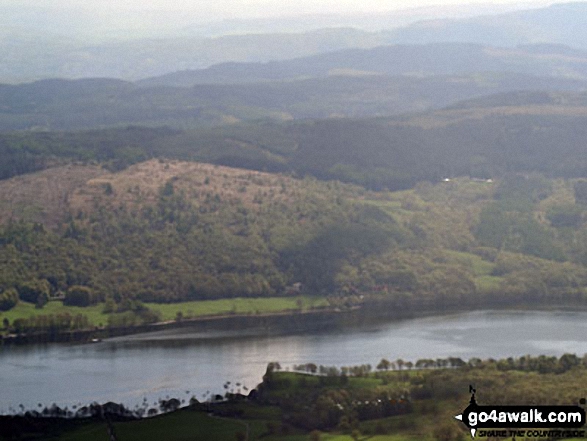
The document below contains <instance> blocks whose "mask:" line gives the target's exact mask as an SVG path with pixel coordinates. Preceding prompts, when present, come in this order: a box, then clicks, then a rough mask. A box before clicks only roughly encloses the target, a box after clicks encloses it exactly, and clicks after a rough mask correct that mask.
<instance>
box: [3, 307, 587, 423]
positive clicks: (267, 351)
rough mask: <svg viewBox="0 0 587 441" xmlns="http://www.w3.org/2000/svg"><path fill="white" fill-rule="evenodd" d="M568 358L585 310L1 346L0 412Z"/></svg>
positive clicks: (577, 345) (578, 343) (582, 329)
mask: <svg viewBox="0 0 587 441" xmlns="http://www.w3.org/2000/svg"><path fill="white" fill-rule="evenodd" d="M284 320H286V319H284ZM565 352H571V353H576V354H578V355H583V354H584V353H586V352H587V313H585V312H576V313H574V312H504V311H482V312H471V313H463V314H454V315H448V316H441V317H428V318H419V319H412V320H406V321H394V322H386V323H378V324H376V325H360V326H353V327H347V328H344V329H342V330H341V329H336V330H335V329H332V330H322V331H320V332H314V333H311V334H309V333H305V334H296V335H278V336H270V335H267V334H266V333H265V332H259V331H255V330H250V331H248V332H239V333H230V332H225V333H201V332H195V331H190V329H189V328H184V329H176V330H169V331H163V332H158V333H149V334H141V335H133V336H127V337H120V338H115V339H110V340H105V341H103V342H100V343H93V344H77V345H64V344H53V345H45V346H21V347H4V348H0V412H7V411H8V409H9V407H14V408H16V407H17V406H18V405H19V404H21V403H22V404H24V405H25V406H26V407H27V408H34V407H36V406H37V403H43V405H45V404H51V403H57V404H58V405H60V406H71V405H73V404H77V403H83V404H88V403H90V402H93V401H98V402H106V401H115V402H122V403H125V404H126V405H128V406H131V407H132V406H134V405H136V404H138V403H140V402H142V401H143V399H144V398H147V399H148V401H149V402H151V403H152V402H154V401H156V400H157V399H158V398H165V397H166V396H167V395H169V396H174V397H179V398H186V399H189V397H190V396H192V395H194V394H195V395H196V396H197V398H198V399H202V396H203V394H205V393H206V391H211V392H215V393H216V392H218V393H223V392H224V389H223V384H224V383H225V382H226V381H231V382H232V384H233V385H234V384H235V383H237V382H239V383H241V384H244V385H245V386H247V387H248V388H253V387H255V386H256V384H258V383H259V382H260V381H261V377H262V375H263V373H264V372H265V367H266V365H267V363H268V362H270V361H279V362H280V363H281V365H282V366H284V367H285V366H291V365H293V364H300V363H308V362H313V363H315V364H317V365H321V364H322V365H326V366H334V365H336V366H339V367H340V366H351V365H357V364H365V363H370V364H371V365H373V366H375V365H377V363H378V362H379V360H381V358H383V357H385V358H387V359H389V360H396V359H398V358H402V359H404V360H411V361H413V362H415V361H416V360H417V359H419V358H434V359H435V358H444V357H448V356H454V357H461V358H463V359H465V360H466V359H468V358H471V357H480V358H489V357H493V358H502V357H509V356H520V355H525V354H531V355H539V354H547V355H561V354H563V353H565ZM236 389H237V387H236V386H235V391H236ZM187 391H189V394H188V393H187Z"/></svg>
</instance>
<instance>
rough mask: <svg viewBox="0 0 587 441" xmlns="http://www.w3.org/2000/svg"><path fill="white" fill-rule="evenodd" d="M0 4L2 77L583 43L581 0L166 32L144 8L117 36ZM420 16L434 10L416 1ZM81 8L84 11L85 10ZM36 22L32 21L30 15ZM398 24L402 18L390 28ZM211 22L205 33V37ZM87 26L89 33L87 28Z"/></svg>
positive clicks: (148, 73) (142, 74) (137, 74)
mask: <svg viewBox="0 0 587 441" xmlns="http://www.w3.org/2000/svg"><path fill="white" fill-rule="evenodd" d="M488 11H489V12H493V11H495V8H488V9H481V10H479V13H481V14H487V13H488ZM1 13H2V8H0V26H1V28H0V41H1V42H2V45H0V59H1V60H4V61H5V62H4V63H2V64H1V65H0V82H11V83H18V82H22V81H32V80H36V79H42V78H51V77H63V78H87V77H115V78H121V79H125V80H137V79H144V78H148V77H154V76H160V75H163V74H166V73H169V72H175V71H179V70H186V69H203V68H206V67H209V66H212V65H215V64H219V63H223V62H269V61H271V60H286V59H292V58H295V57H304V56H309V55H315V54H324V53H328V52H333V51H339V50H342V49H350V48H374V47H377V46H382V45H390V44H428V43H439V42H456V43H459V42H461V43H462V42H467V43H478V44H481V45H483V46H494V47H499V46H503V47H510V48H512V47H516V46H519V45H525V44H536V43H539V44H563V45H567V46H570V47H576V48H579V49H587V43H586V42H587V38H586V37H587V30H586V29H585V26H584V24H585V23H586V22H587V10H586V6H585V4H584V3H569V4H559V5H553V6H550V7H547V8H540V9H532V10H526V11H514V12H507V13H503V14H500V15H495V14H494V15H484V16H480V17H473V18H470V17H469V18H467V17H465V18H462V17H463V15H465V16H466V15H469V14H470V12H467V13H466V14H460V15H457V17H459V16H460V17H461V18H454V19H441V18H440V19H438V18H437V19H435V20H424V21H420V22H418V23H413V24H408V25H407V26H405V25H406V23H409V22H410V20H412V19H404V18H402V17H401V14H400V16H399V18H397V19H394V20H392V19H390V20H389V23H388V25H387V26H385V24H386V21H385V20H383V21H379V23H381V25H380V26H379V27H378V28H377V30H374V29H369V30H365V28H364V27H363V28H362V25H361V24H360V23H361V20H363V22H364V21H365V19H364V18H362V19H358V22H357V24H354V23H353V22H352V21H348V20H342V21H335V22H324V24H321V23H322V21H320V20H318V21H316V22H315V23H316V26H318V25H319V24H321V25H320V29H313V30H308V29H307V25H300V26H301V27H300V26H298V27H297V28H296V27H295V26H294V28H291V29H288V28H283V27H282V28H279V29H280V31H279V32H275V31H274V28H273V27H272V26H271V25H270V24H267V23H264V24H263V23H261V24H260V25H259V28H258V29H255V28H254V22H252V23H253V24H250V23H249V24H247V23H233V24H231V23H226V24H220V25H219V26H218V27H216V30H206V27H202V30H201V32H198V31H197V29H190V27H189V26H180V28H179V29H174V30H172V32H171V31H170V32H171V33H168V34H165V33H163V34H161V35H166V37H161V36H159V34H157V32H159V31H161V30H162V29H163V28H165V26H163V25H162V23H161V22H165V21H166V17H167V16H166V15H165V16H161V17H160V20H157V16H156V15H151V16H149V17H147V19H148V21H150V22H152V23H153V26H152V28H153V32H155V28H157V32H155V34H153V33H151V34H149V32H148V31H149V27H147V28H145V27H144V26H143V27H141V26H139V25H138V24H137V23H135V21H134V19H135V18H134V17H133V16H132V14H130V15H129V16H128V17H126V18H127V19H128V20H130V22H129V23H128V26H126V27H124V26H123V27H120V26H119V28H117V30H116V31H115V32H114V31H113V33H112V36H118V37H121V38H124V37H125V33H126V34H128V33H129V29H134V31H136V35H135V38H136V39H135V40H129V39H128V35H126V39H125V41H122V40H117V39H116V38H110V39H109V38H107V37H108V33H105V32H103V31H102V32H95V31H91V32H90V30H89V28H92V26H97V28H96V29H97V30H101V29H102V28H103V24H104V23H103V22H102V21H103V20H102V19H103V18H104V17H98V16H96V17H94V16H92V17H89V19H87V20H84V21H83V22H82V24H81V25H80V24H78V25H76V27H75V29H77V31H79V35H78V34H75V33H74V35H70V34H67V32H65V27H67V24H68V21H67V20H66V18H67V17H68V16H67V14H66V15H63V16H61V18H59V20H61V22H62V26H61V28H62V29H63V30H64V33H61V32H60V30H61V29H60V27H59V26H54V25H51V23H48V22H47V20H46V17H45V16H44V15H43V13H39V12H38V11H37V12H34V13H33V14H32V15H31V17H32V18H31V19H30V20H29V19H28V18H27V17H28V16H27V15H26V13H20V12H19V11H17V13H16V14H15V13H14V11H12V12H10V11H9V13H7V14H4V20H2V18H3V16H2V15H1ZM417 13H418V11H415V12H414V14H416V15H417ZM416 15H413V16H412V18H413V17H415V16H416ZM421 16H422V17H423V18H426V17H438V16H439V15H438V14H437V13H434V12H426V11H422V12H421ZM81 17H87V14H86V15H83V14H82V15H81ZM390 17H391V16H390ZM31 20H32V21H31ZM37 22H38V26H32V25H31V23H37ZM182 23H184V22H183V21H182ZM184 25H185V23H184ZM398 25H400V26H404V27H402V28H398V27H397V26H398ZM161 26H162V27H161ZM86 27H87V28H88V29H86ZM324 27H326V29H324ZM239 29H241V30H242V31H241V33H240V35H235V33H236V34H238V33H239V31H238V30H239ZM86 30H88V32H89V34H88V32H86ZM212 31H213V35H215V36H214V37H210V32H212ZM145 32H146V34H145ZM218 33H222V35H219V34H218ZM90 34H91V35H94V37H92V38H89V37H88V35H90ZM131 35H134V34H132V33H131ZM149 35H151V36H149ZM571 73H572V72H571Z"/></svg>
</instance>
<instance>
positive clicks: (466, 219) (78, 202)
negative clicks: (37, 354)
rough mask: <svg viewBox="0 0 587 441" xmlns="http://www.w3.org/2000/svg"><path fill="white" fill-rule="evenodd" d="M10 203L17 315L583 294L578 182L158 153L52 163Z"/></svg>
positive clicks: (386, 307)
mask: <svg viewBox="0 0 587 441" xmlns="http://www.w3.org/2000/svg"><path fill="white" fill-rule="evenodd" d="M84 176H85V177H86V178H84ZM55 182H59V185H57V184H51V183H55ZM45 187H46V189H45V191H44V192H43V191H40V189H42V188H45ZM0 195H2V196H1V198H0V205H1V206H2V218H1V221H2V225H3V226H2V228H1V230H0V243H1V244H2V247H1V249H0V262H2V265H1V266H0V268H1V270H0V286H1V287H2V290H3V292H2V294H1V296H2V297H1V299H2V301H1V302H0V303H1V306H2V309H4V310H11V309H13V308H15V310H18V311H20V310H22V307H21V306H18V305H17V302H18V299H19V298H20V302H21V304H22V305H26V304H27V302H28V303H29V304H36V305H37V307H38V308H41V309H37V310H36V311H37V312H36V313H35V314H36V315H38V314H42V312H43V309H42V308H43V307H44V306H45V305H46V303H47V301H48V300H52V299H53V300H54V301H57V299H59V301H63V302H64V304H65V305H70V306H90V305H96V304H103V305H105V306H103V308H104V313H113V312H115V311H127V310H129V308H130V309H133V308H138V306H136V304H135V303H129V302H134V301H136V300H141V301H143V302H154V303H169V302H182V301H183V302H185V301H194V300H205V299H209V300H210V299H221V298H227V297H228V298H233V297H251V298H252V297H275V296H277V297H280V296H286V297H288V296H292V295H299V294H301V293H303V294H305V295H311V296H319V297H322V298H327V299H328V302H329V304H330V305H331V306H332V307H346V306H352V305H363V307H364V308H366V309H369V308H373V311H376V312H377V313H379V314H381V313H384V314H385V313H389V314H396V313H398V312H400V311H403V312H404V313H405V312H406V311H410V310H413V309H419V310H421V309H422V308H424V309H444V308H449V307H455V306H458V307H465V306H467V307H475V306H478V305H511V304H519V303H525V302H528V301H531V302H536V303H540V304H542V303H555V304H558V305H559V306H560V305H576V304H583V302H585V301H587V291H586V287H587V270H586V269H585V264H587V229H586V228H587V223H586V222H585V213H586V211H587V205H586V204H587V196H586V195H587V182H586V181H584V180H576V179H574V180H562V179H557V180H551V179H546V178H544V177H542V176H540V175H538V174H534V173H533V174H526V175H525V174H508V175H504V177H503V178H501V179H499V180H497V181H496V182H488V181H483V180H471V179H469V178H459V179H452V180H450V181H448V182H441V183H438V184H436V185H433V184H430V183H424V184H419V185H418V186H417V187H416V188H415V189H413V190H409V191H401V192H388V191H379V192H372V191H367V190H365V189H364V188H362V187H358V186H353V185H348V184H346V185H345V184H341V183H338V182H320V181H317V180H316V179H314V178H305V179H296V178H292V177H287V176H283V175H277V174H267V173H259V172H254V171H250V170H249V171H247V170H242V169H233V168H228V167H222V166H214V165H208V164H198V163H191V162H178V161H169V160H157V159H155V160H150V161H147V162H142V163H139V164H136V165H133V166H131V167H129V168H127V169H125V170H122V171H119V172H114V173H112V172H109V171H107V170H104V169H100V168H99V167H95V166H82V165H77V166H75V165H69V166H61V167H54V168H51V169H48V170H45V171H41V172H37V173H35V174H32V175H26V176H22V177H16V178H12V179H9V180H5V181H3V182H1V183H0ZM50 303H52V302H50ZM132 305H135V306H132ZM19 308H20V309H19ZM101 309H102V307H100V310H101ZM137 311H139V312H140V311H141V310H140V309H138V310H137ZM178 311H181V307H179V308H178ZM82 313H83V312H82ZM9 314H11V311H9ZM18 314H21V313H20V312H19V313H18ZM141 314H143V313H141ZM9 316H10V317H16V316H12V315H9ZM141 317H143V316H141ZM143 319H144V320H156V319H157V316H156V315H155V316H146V317H143ZM109 320H110V319H109ZM112 320H114V319H112ZM35 323H36V324H35ZM40 323H41V322H39V323H37V322H30V323H28V324H26V323H22V322H18V324H19V326H20V328H19V329H37V328H36V327H41V328H42V326H44V325H42V324H40ZM90 323H91V322H90ZM113 323H115V322H114V321H113ZM67 326H69V325H67ZM71 326H74V325H71ZM75 326H78V325H75ZM43 329H44V328H43Z"/></svg>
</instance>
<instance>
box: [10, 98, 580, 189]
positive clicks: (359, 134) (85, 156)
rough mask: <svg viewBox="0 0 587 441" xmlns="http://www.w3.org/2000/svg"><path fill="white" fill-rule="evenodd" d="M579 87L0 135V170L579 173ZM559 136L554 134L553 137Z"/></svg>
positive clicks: (387, 175)
mask: <svg viewBox="0 0 587 441" xmlns="http://www.w3.org/2000/svg"><path fill="white" fill-rule="evenodd" d="M586 109H587V108H586V107H585V94H582V93H580V94H575V93H563V92H558V93H554V92H521V93H509V94H505V95H503V94H501V95H496V96H490V97H485V98H478V99H475V100H473V101H466V102H463V103H461V104H455V105H452V106H450V107H449V108H446V109H440V110H435V111H430V112H424V113H420V114H413V115H407V116H398V117H388V118H369V119H328V120H302V121H292V122H286V123H274V122H255V123H250V124H242V125H241V124H235V125H229V126H223V127H217V128H212V129H200V130H174V129H169V128H141V127H127V128H120V129H107V130H92V131H84V132H14V133H4V134H1V135H0V152H1V153H2V156H3V158H4V162H3V163H2V164H0V177H2V178H7V177H10V176H14V175H18V174H21V173H23V172H27V171H34V170H38V169H42V168H45V167H47V166H50V165H51V164H52V163H53V162H54V161H55V160H57V159H59V160H77V161H92V160H93V161H98V162H101V163H106V164H107V167H108V168H109V169H111V170H119V169H122V168H124V167H126V166H128V165H130V164H134V163H136V162H140V161H143V160H145V159H148V158H153V157H166V158H173V159H180V160H190V161H191V160H195V161H201V162H209V163H215V164H219V165H227V166H232V167H241V168H248V169H254V170H259V171H278V172H294V173H296V174H298V175H299V176H304V175H311V176H315V177H317V178H319V179H336V180H341V181H345V182H352V183H356V184H359V185H362V186H366V187H368V188H371V189H383V188H389V189H404V188H410V187H412V186H413V185H415V184H416V183H417V182H419V181H424V180H427V181H431V182H437V181H439V180H441V179H442V178H446V177H452V176H463V175H465V176H474V177H480V178H491V177H499V176H502V175H503V174H504V173H508V172H523V173H530V172H540V173H543V174H545V175H547V176H549V177H564V178H574V177H581V176H585V170H586V168H587V163H586V161H585V157H586V156H585V144H584V141H583V140H584V139H585V137H586V135H587V133H586V130H587V129H586V127H587V124H586V120H585V118H586V115H587V110H586ZM561 140H564V142H561Z"/></svg>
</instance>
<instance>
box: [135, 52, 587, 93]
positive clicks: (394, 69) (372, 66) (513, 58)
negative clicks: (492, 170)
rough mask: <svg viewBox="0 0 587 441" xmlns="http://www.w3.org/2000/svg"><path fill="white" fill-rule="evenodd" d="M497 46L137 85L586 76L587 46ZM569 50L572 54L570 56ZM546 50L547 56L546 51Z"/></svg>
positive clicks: (226, 69) (276, 66)
mask: <svg viewBox="0 0 587 441" xmlns="http://www.w3.org/2000/svg"><path fill="white" fill-rule="evenodd" d="M548 49H549V51H548V53H547V54H545V46H543V45H540V46H537V47H534V46H524V47H519V48H499V47H493V46H482V45H479V44H473V43H431V44H425V45H394V46H379V47H376V48H372V49H346V50H342V51H337V52H330V53H326V54H319V55H313V56H309V57H303V58H296V59H291V60H284V61H272V62H267V63H223V64H218V65H215V66H211V67H209V68H206V69H202V70H191V71H190V70H186V71H180V72H175V73H171V74H166V75H163V76H160V77H154V78H148V79H145V80H140V81H138V82H137V84H139V85H144V86H154V85H167V86H192V85H195V84H222V83H248V82H257V81H276V80H285V79H296V78H304V77H326V76H328V75H329V74H331V73H332V72H336V71H344V70H347V71H355V72H358V73H364V74H380V75H414V76H430V75H459V74H470V73H473V72H516V73H525V74H530V75H542V76H561V77H566V78H574V79H587V51H579V50H573V49H571V48H569V47H566V46H548ZM569 53H572V54H573V56H572V57H569ZM545 55H546V56H545Z"/></svg>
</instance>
